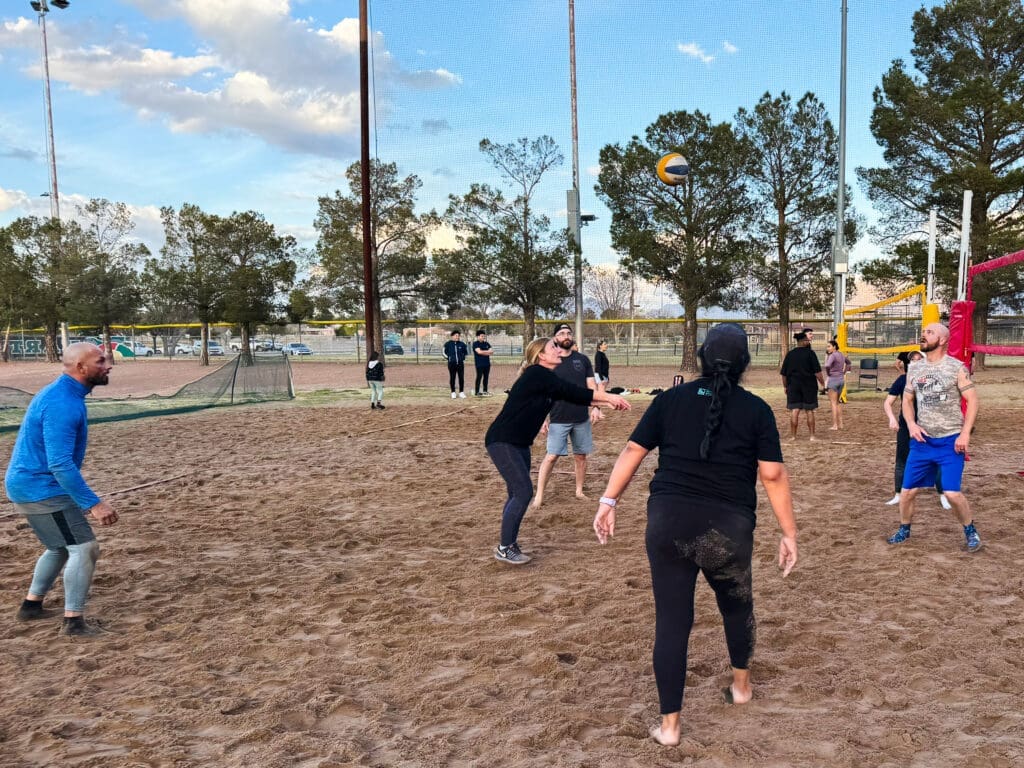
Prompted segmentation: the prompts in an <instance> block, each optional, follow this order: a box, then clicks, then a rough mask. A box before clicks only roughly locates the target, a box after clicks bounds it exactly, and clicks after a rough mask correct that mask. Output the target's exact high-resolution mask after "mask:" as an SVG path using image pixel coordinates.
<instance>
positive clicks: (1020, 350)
mask: <svg viewBox="0 0 1024 768" xmlns="http://www.w3.org/2000/svg"><path fill="white" fill-rule="evenodd" d="M1021 262H1024V251H1017V252H1016V253H1009V254H1007V255H1006V256H1000V257H999V258H996V259H989V260H988V261H985V262H982V263H981V264H975V265H974V266H973V267H970V268H969V269H968V270H967V301H962V302H961V301H956V302H953V307H952V308H951V309H950V345H949V349H950V354H951V355H953V356H954V357H956V358H958V359H960V360H963V361H964V362H965V363H967V364H968V365H970V362H971V357H972V355H973V353H975V352H983V353H984V354H986V355H1003V356H1006V357H1020V356H1024V346H1008V345H1004V344H975V343H974V339H973V338H972V336H971V317H972V316H973V314H974V302H973V301H971V290H972V288H973V286H974V277H975V275H980V274H982V273H984V272H991V271H992V270H994V269H1002V268H1004V267H1009V266H1011V265H1013V264H1019V263H1021ZM958 305H962V306H959V307H958ZM957 310H959V311H960V312H961V313H963V314H965V315H966V329H965V331H964V332H963V333H962V334H961V333H958V334H957V335H958V338H957V339H956V342H957V345H958V346H954V338H953V326H954V315H955V312H956V311H957ZM956 349H960V350H961V353H962V354H963V355H964V356H963V357H961V355H960V354H957V353H956V351H955V350H956Z"/></svg>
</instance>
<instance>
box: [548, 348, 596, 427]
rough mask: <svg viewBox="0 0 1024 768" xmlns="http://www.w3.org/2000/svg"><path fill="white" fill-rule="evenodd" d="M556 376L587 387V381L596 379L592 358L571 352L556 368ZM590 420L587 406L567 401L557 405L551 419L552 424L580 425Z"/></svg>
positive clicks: (552, 411) (553, 409)
mask: <svg viewBox="0 0 1024 768" xmlns="http://www.w3.org/2000/svg"><path fill="white" fill-rule="evenodd" d="M555 375H557V376H558V378H560V379H562V380H563V381H568V382H569V383H571V384H575V385H576V386H577V387H585V386H587V379H592V378H594V366H592V365H591V364H590V358H589V357H587V356H586V355H584V354H581V353H579V352H571V353H569V356H568V357H563V358H562V362H561V363H559V365H558V367H557V368H555ZM588 420H589V416H588V415H587V406H585V405H574V404H573V403H568V402H565V401H559V402H557V403H555V405H554V407H553V408H552V409H551V417H550V419H549V421H550V422H551V423H552V424H579V423H580V422H583V421H588Z"/></svg>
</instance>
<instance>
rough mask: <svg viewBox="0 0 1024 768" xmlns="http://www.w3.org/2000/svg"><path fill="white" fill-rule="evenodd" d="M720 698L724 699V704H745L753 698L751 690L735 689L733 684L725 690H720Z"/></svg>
mask: <svg viewBox="0 0 1024 768" xmlns="http://www.w3.org/2000/svg"><path fill="white" fill-rule="evenodd" d="M722 696H723V697H724V698H725V703H726V704H746V703H747V702H748V701H750V700H751V699H752V698H754V691H753V689H752V688H749V687H748V688H746V689H742V688H737V687H736V684H735V683H733V684H731V685H730V686H729V687H727V688H723V689H722Z"/></svg>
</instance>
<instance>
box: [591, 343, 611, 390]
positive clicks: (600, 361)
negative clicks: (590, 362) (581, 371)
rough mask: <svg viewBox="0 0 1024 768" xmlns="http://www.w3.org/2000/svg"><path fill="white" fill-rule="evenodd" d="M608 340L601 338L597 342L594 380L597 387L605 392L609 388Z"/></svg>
mask: <svg viewBox="0 0 1024 768" xmlns="http://www.w3.org/2000/svg"><path fill="white" fill-rule="evenodd" d="M607 352H608V342H607V341H605V340H604V339H601V340H600V341H599V342H597V351H596V352H595V353H594V382H595V383H596V384H597V388H598V389H599V390H601V391H602V392H604V391H605V390H607V389H608V370H609V365H608V355H607V354H606V353H607Z"/></svg>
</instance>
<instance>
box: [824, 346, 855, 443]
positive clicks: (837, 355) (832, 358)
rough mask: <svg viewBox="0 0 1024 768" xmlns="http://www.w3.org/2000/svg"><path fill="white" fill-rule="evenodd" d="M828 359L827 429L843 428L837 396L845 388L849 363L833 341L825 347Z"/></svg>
mask: <svg viewBox="0 0 1024 768" xmlns="http://www.w3.org/2000/svg"><path fill="white" fill-rule="evenodd" d="M826 349H827V350H828V357H827V358H825V391H826V392H827V394H828V402H829V405H830V406H832V426H831V427H829V429H832V430H838V429H842V428H843V411H842V409H841V408H840V407H839V396H840V395H841V394H842V392H843V387H845V386H846V374H847V372H848V371H849V370H850V361H849V360H848V359H847V357H846V355H844V354H843V353H842V352H840V351H839V343H838V342H837V341H836V340H835V339H833V340H832V341H830V342H828V343H827V345H826Z"/></svg>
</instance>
